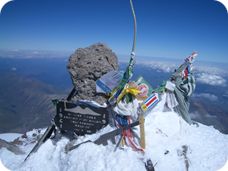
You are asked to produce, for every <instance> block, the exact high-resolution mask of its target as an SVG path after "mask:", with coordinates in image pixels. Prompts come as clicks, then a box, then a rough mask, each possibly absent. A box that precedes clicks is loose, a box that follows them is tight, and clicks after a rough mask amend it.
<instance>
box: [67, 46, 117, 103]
mask: <svg viewBox="0 0 228 171" xmlns="http://www.w3.org/2000/svg"><path fill="white" fill-rule="evenodd" d="M67 68H68V71H69V73H70V75H71V79H72V83H73V85H74V87H75V88H76V90H77V94H76V96H75V99H77V100H93V101H96V102H97V103H99V104H103V103H105V102H106V101H107V97H105V95H104V94H98V93H96V80H97V79H99V78H100V77H101V76H102V75H104V74H106V73H107V72H109V71H112V70H118V59H117V56H116V55H115V53H114V52H112V50H111V49H110V48H108V47H107V46H106V45H104V44H102V43H97V44H94V45H91V46H89V47H86V48H79V49H77V50H76V51H75V53H74V54H72V55H71V56H70V58H69V63H68V65H67Z"/></svg>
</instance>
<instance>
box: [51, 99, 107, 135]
mask: <svg viewBox="0 0 228 171" xmlns="http://www.w3.org/2000/svg"><path fill="white" fill-rule="evenodd" d="M108 119H109V115H108V110H107V108H103V107H96V106H94V105H91V104H88V103H85V102H77V103H72V102H67V101H60V102H58V104H57V114H56V116H55V119H54V121H55V124H56V126H57V127H58V128H59V129H60V130H61V131H62V132H64V133H66V134H69V135H72V134H76V135H85V134H93V133H95V132H97V131H98V130H100V129H101V128H103V127H105V126H106V125H107V124H108Z"/></svg>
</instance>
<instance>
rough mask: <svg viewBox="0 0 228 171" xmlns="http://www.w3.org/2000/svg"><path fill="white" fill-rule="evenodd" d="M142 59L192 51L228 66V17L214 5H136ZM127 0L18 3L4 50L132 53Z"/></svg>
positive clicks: (4, 24) (202, 1)
mask: <svg viewBox="0 0 228 171" xmlns="http://www.w3.org/2000/svg"><path fill="white" fill-rule="evenodd" d="M133 1H134V5H135V11H136V15H137V21H138V34H137V48H136V54H137V55H139V56H151V57H167V58H170V59H172V58H183V57H185V56H187V55H188V54H190V53H191V52H192V51H193V50H196V51H198V52H199V58H200V59H201V60H207V61H217V62H228V48H227V45H228V14H227V12H226V9H225V7H224V6H223V5H222V4H220V3H219V2H215V1H214V0H172V1H171V0H133ZM132 34H133V20H132V16H131V11H130V6H129V0H96V1H95V0H14V1H13V2H9V3H8V4H7V5H6V6H5V7H4V8H3V10H2V13H1V14H0V49H8V50H14V49H28V50H33V49H35V50H54V51H69V52H73V51H74V50H75V49H76V48H79V47H85V46H88V45H90V44H93V43H95V42H104V43H106V44H107V45H108V46H109V47H110V48H112V49H113V50H114V52H116V53H117V54H129V53H130V50H131V45H132Z"/></svg>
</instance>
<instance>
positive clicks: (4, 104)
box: [0, 73, 57, 133]
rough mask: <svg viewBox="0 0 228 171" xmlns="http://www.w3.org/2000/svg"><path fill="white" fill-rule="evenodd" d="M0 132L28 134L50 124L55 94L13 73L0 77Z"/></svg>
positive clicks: (53, 111) (40, 83)
mask: <svg viewBox="0 0 228 171" xmlns="http://www.w3.org/2000/svg"><path fill="white" fill-rule="evenodd" d="M0 81H1V84H0V94H1V98H0V106H1V107H0V133H3V132H20V133H23V132H24V131H28V130H30V129H33V128H39V127H45V126H47V125H48V124H49V123H50V120H51V118H52V115H53V114H55V108H54V106H53V105H52V104H51V99H52V98H54V97H56V96H57V93H56V92H57V91H56V90H55V89H54V88H53V87H51V86H49V85H46V84H44V83H42V82H40V81H37V80H34V79H31V78H28V77H24V76H21V75H19V74H16V73H4V74H2V75H1V78H0Z"/></svg>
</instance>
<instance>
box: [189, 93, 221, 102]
mask: <svg viewBox="0 0 228 171" xmlns="http://www.w3.org/2000/svg"><path fill="white" fill-rule="evenodd" d="M193 97H196V98H197V97H201V98H205V99H208V100H210V101H217V100H218V97H217V96H216V95H214V94H210V93H199V94H194V95H193Z"/></svg>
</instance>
